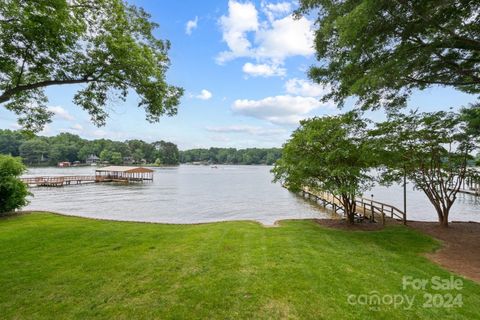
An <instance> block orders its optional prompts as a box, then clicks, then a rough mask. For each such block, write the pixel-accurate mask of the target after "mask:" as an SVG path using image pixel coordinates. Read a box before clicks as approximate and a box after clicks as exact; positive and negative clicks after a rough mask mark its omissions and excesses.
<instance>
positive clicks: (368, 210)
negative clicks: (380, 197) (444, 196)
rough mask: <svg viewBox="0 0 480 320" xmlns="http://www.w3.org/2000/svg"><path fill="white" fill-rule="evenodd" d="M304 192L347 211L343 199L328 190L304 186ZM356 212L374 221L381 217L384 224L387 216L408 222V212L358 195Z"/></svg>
mask: <svg viewBox="0 0 480 320" xmlns="http://www.w3.org/2000/svg"><path fill="white" fill-rule="evenodd" d="M302 192H303V195H305V194H307V195H308V196H309V197H312V196H313V197H315V200H317V201H318V200H320V201H321V202H322V203H323V206H324V207H326V206H327V205H330V206H331V207H332V208H333V210H334V211H335V212H338V211H343V212H345V209H344V208H343V204H342V203H341V201H340V200H339V199H338V198H337V197H335V196H333V195H332V194H330V193H328V192H324V191H312V190H309V189H308V188H304V189H303V190H302ZM355 213H356V214H357V215H359V216H363V217H366V218H369V219H370V220H372V221H375V216H377V217H380V218H381V220H382V223H383V224H385V220H386V219H385V218H386V217H390V218H392V219H395V220H399V221H402V222H403V224H406V222H407V215H406V213H405V212H403V211H402V210H400V209H398V208H397V207H395V206H393V205H390V204H387V203H383V202H380V201H375V200H373V199H367V198H363V197H358V198H356V199H355Z"/></svg>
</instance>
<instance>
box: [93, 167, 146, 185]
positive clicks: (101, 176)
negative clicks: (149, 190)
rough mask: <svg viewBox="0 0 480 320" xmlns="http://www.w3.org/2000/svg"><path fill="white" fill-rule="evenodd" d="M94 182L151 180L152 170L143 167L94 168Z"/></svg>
mask: <svg viewBox="0 0 480 320" xmlns="http://www.w3.org/2000/svg"><path fill="white" fill-rule="evenodd" d="M95 181H96V182H109V181H113V182H142V181H153V170H152V169H149V168H145V167H127V166H109V167H103V168H98V169H97V170H95Z"/></svg>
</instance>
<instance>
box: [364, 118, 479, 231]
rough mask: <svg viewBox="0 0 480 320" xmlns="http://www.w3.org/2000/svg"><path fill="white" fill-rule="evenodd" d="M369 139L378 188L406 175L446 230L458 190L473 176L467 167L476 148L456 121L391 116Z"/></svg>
mask: <svg viewBox="0 0 480 320" xmlns="http://www.w3.org/2000/svg"><path fill="white" fill-rule="evenodd" d="M370 133H371V135H372V136H373V137H374V138H375V139H376V141H377V144H376V146H377V155H378V156H379V159H381V160H382V164H383V165H384V168H385V170H384V173H383V182H384V183H386V184H389V183H391V182H392V181H399V180H401V178H402V177H403V175H404V174H406V176H407V178H408V180H409V181H411V182H413V183H414V186H415V188H417V189H420V190H422V191H423V192H424V193H425V195H426V196H427V197H428V199H429V201H430V202H431V203H432V205H433V206H434V207H435V210H436V212H437V215H438V220H439V223H440V224H441V225H442V226H445V227H446V226H448V216H449V212H450V209H451V207H452V206H453V204H454V202H455V200H456V196H457V193H458V191H459V189H460V188H461V187H462V184H463V182H464V180H465V178H466V177H468V176H469V175H473V174H474V173H475V171H474V170H473V168H469V166H468V161H469V159H472V158H473V157H472V156H471V154H472V152H473V151H474V150H475V149H476V147H477V146H476V145H475V142H474V139H473V137H472V135H471V134H470V132H469V130H468V127H467V126H466V124H465V122H464V121H462V118H461V117H460V116H459V115H458V114H456V113H453V112H444V111H439V112H431V113H419V112H411V113H409V114H401V113H395V114H391V115H390V116H389V119H388V121H386V122H384V123H380V124H377V128H376V129H375V130H372V131H371V132H370ZM372 145H373V144H372Z"/></svg>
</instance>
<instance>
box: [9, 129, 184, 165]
mask: <svg viewBox="0 0 480 320" xmlns="http://www.w3.org/2000/svg"><path fill="white" fill-rule="evenodd" d="M0 154H6V155H12V156H15V157H21V158H22V160H23V162H24V163H25V164H27V165H56V164H57V163H59V162H63V161H68V162H76V161H79V162H81V163H84V162H86V160H87V158H89V157H90V156H92V155H94V156H96V157H98V158H99V159H98V161H100V162H105V163H110V164H117V165H120V164H133V163H137V164H140V163H149V164H153V163H155V164H157V165H176V164H178V163H179V152H178V148H177V145H176V144H174V143H172V142H166V141H156V142H153V143H147V142H145V141H142V140H127V141H125V142H120V141H112V140H109V139H97V140H86V139H82V138H80V137H79V136H78V135H74V134H71V133H60V134H59V135H57V136H54V137H42V136H32V135H27V134H25V133H23V132H21V131H12V130H0Z"/></svg>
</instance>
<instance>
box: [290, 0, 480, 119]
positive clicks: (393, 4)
mask: <svg viewBox="0 0 480 320" xmlns="http://www.w3.org/2000/svg"><path fill="white" fill-rule="evenodd" d="M479 11H480V2H479V1H471V0H442V1H390V0H373V1H372V0H342V1H333V0H300V8H299V9H298V11H297V15H302V14H309V13H315V14H316V15H317V19H316V27H317V28H316V30H315V49H316V52H317V59H318V60H319V61H320V64H319V65H318V66H314V67H312V68H311V69H310V71H309V76H310V77H311V78H312V79H313V80H314V81H316V82H319V83H323V84H326V85H329V86H331V88H332V91H331V93H330V94H327V95H325V96H324V97H323V99H324V100H328V99H334V100H335V101H336V102H337V103H338V104H339V105H340V106H341V105H343V103H344V102H345V99H346V98H348V97H350V96H356V97H358V105H359V106H360V107H361V108H363V109H369V108H378V107H382V106H383V107H386V108H387V109H391V108H393V109H394V110H395V109H396V108H397V107H399V106H403V105H404V104H405V102H406V99H407V97H408V96H409V94H410V93H411V91H412V89H414V88H419V89H424V88H426V87H428V86H431V85H436V84H438V85H447V86H453V87H455V88H457V89H459V90H462V91H464V92H467V93H471V94H478V93H480V40H479V39H480V15H479V14H478V13H479Z"/></svg>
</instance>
